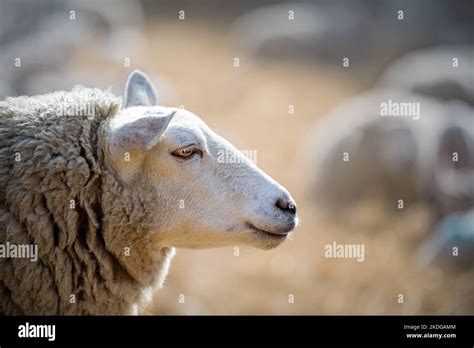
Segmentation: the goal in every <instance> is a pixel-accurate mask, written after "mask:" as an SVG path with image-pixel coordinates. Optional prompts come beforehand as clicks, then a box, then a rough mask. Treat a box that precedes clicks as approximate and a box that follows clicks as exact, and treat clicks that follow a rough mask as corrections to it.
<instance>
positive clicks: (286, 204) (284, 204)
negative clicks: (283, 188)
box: [275, 196, 296, 215]
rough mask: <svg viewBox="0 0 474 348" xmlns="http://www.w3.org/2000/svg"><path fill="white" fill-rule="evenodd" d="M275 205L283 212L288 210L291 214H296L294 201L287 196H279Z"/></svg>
mask: <svg viewBox="0 0 474 348" xmlns="http://www.w3.org/2000/svg"><path fill="white" fill-rule="evenodd" d="M275 205H276V206H277V207H278V208H279V209H280V210H282V211H284V212H290V213H291V214H293V215H295V214H296V203H295V201H294V200H293V199H291V198H290V197H288V196H285V197H279V198H278V199H277V200H276V202H275Z"/></svg>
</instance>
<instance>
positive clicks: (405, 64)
mask: <svg viewBox="0 0 474 348" xmlns="http://www.w3.org/2000/svg"><path fill="white" fill-rule="evenodd" d="M473 64H474V50H473V48H472V45H471V46H436V47H430V48H425V49H420V50H416V51H413V52H410V53H408V54H406V55H404V56H403V57H401V58H400V59H398V60H396V61H395V62H394V63H392V64H391V65H390V66H389V67H388V68H387V70H386V71H385V72H384V73H383V74H382V76H381V77H380V79H379V80H380V81H379V86H382V87H391V88H399V89H404V90H408V91H412V92H414V93H417V94H421V95H424V96H430V97H433V98H436V99H438V100H462V101H464V102H466V103H468V104H470V105H474V69H473Z"/></svg>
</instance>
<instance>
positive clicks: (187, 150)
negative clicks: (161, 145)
mask: <svg viewBox="0 0 474 348" xmlns="http://www.w3.org/2000/svg"><path fill="white" fill-rule="evenodd" d="M194 154H199V155H200V156H201V157H202V151H201V150H199V149H198V148H197V147H195V146H194V145H188V146H185V147H182V148H180V149H177V150H175V151H173V152H172V155H173V156H176V157H181V158H191V157H192V156H193V155H194Z"/></svg>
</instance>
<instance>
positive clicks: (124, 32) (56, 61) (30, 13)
mask: <svg viewBox="0 0 474 348" xmlns="http://www.w3.org/2000/svg"><path fill="white" fill-rule="evenodd" d="M142 23H143V13H142V9H141V6H140V3H139V2H136V1H125V0H119V1H113V0H101V1H73V0H69V1H56V0H51V1H48V0H40V1H27V0H20V1H12V0H2V1H0V62H2V66H3V68H2V70H1V72H0V81H2V85H1V86H0V99H3V98H5V97H6V96H7V95H9V96H14V95H23V94H28V95H32V94H41V93H46V92H50V91H52V90H62V89H70V88H71V87H73V86H74V85H76V84H85V85H91V86H94V87H102V88H106V87H109V86H110V85H112V86H115V85H116V86H117V87H118V86H119V83H118V82H119V81H120V80H121V79H120V76H117V74H115V78H116V80H115V82H114V81H113V80H112V79H111V78H107V77H104V76H103V75H99V74H95V73H92V72H90V71H89V70H87V69H75V68H73V67H71V66H70V63H71V62H72V61H73V59H74V57H75V55H77V53H78V52H79V51H81V52H88V53H89V54H90V55H91V56H95V57H101V58H102V59H103V60H104V61H109V62H110V63H111V65H113V64H116V65H121V66H123V64H124V63H123V60H124V58H125V57H130V56H131V55H132V57H133V58H135V57H140V56H141V54H140V50H142V49H143V40H142V37H141V35H142V34H141V33H140V31H139V30H138V28H136V26H138V25H141V24H142ZM17 64H21V68H19V66H16V65H17ZM106 73H107V72H106V71H104V74H106Z"/></svg>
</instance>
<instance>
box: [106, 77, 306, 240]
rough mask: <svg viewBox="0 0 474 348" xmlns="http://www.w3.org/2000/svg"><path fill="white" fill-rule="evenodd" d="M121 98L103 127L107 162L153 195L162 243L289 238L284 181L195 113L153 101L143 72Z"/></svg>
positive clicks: (293, 221) (291, 216)
mask: <svg viewBox="0 0 474 348" xmlns="http://www.w3.org/2000/svg"><path fill="white" fill-rule="evenodd" d="M125 99H126V101H125V108H124V109H123V110H122V112H121V113H120V115H118V116H117V117H115V118H114V119H112V121H111V122H110V125H109V128H108V130H107V136H106V137H107V147H108V151H107V152H108V162H109V164H110V166H112V167H113V168H114V170H115V172H116V173H117V175H118V176H119V177H120V180H121V181H122V182H123V183H124V184H125V185H139V186H141V187H142V188H143V187H145V189H146V190H148V191H149V194H151V195H154V196H155V197H156V201H157V202H156V203H157V204H156V205H154V206H153V207H150V209H154V213H156V214H154V216H155V217H156V219H155V220H154V221H153V222H152V226H153V227H152V229H153V230H155V231H156V235H157V237H156V238H157V241H158V242H159V243H161V245H166V246H175V247H183V248H205V247H214V246H224V245H236V244H244V245H252V246H255V247H259V248H263V249H270V248H273V247H275V246H277V245H278V244H280V243H281V242H283V241H284V240H285V239H287V237H288V234H289V233H290V232H291V231H292V230H293V229H294V228H295V226H296V225H297V220H298V218H297V216H296V205H295V202H294V200H293V199H292V198H291V196H290V194H289V193H288V191H287V190H286V189H285V188H284V187H282V186H281V185H280V184H278V183H277V182H276V181H275V180H273V179H272V178H271V177H269V176H268V175H267V174H265V173H264V172H263V171H261V170H260V169H258V168H257V167H256V166H255V165H254V164H253V163H252V162H251V161H250V160H248V159H247V158H246V157H244V156H243V155H242V153H241V152H240V151H238V150H237V149H236V148H235V147H234V146H233V145H232V144H230V143H229V142H228V141H226V140H225V139H223V138H222V137H220V136H219V135H217V134H216V133H215V132H213V131H212V130H211V129H210V128H209V127H208V126H207V125H206V124H205V123H204V122H203V121H202V120H201V119H200V118H199V117H197V116H196V115H194V114H192V113H191V112H189V111H186V110H183V109H176V108H167V107H162V106H150V105H155V104H156V92H155V90H154V88H153V86H152V85H151V83H150V82H149V80H148V79H147V77H146V76H145V75H143V74H142V73H140V72H134V73H132V75H131V77H130V78H129V81H128V83H127V87H126V96H125ZM222 154H226V156H222ZM222 158H224V159H226V158H232V161H231V162H232V163H226V162H223V161H222ZM125 159H127V160H125Z"/></svg>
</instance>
